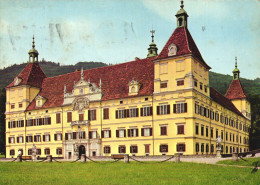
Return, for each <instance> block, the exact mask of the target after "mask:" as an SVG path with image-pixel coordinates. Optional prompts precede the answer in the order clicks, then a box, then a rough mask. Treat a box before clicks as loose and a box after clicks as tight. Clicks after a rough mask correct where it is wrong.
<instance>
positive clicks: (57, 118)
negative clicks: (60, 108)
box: [56, 113, 61, 123]
mask: <svg viewBox="0 0 260 185" xmlns="http://www.w3.org/2000/svg"><path fill="white" fill-rule="evenodd" d="M56 123H61V121H60V113H57V114H56Z"/></svg>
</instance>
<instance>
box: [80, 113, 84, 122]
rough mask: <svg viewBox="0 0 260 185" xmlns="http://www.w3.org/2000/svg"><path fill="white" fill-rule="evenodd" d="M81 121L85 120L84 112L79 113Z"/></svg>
mask: <svg viewBox="0 0 260 185" xmlns="http://www.w3.org/2000/svg"><path fill="white" fill-rule="evenodd" d="M79 121H84V113H81V114H79Z"/></svg>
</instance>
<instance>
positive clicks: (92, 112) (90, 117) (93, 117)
mask: <svg viewBox="0 0 260 185" xmlns="http://www.w3.org/2000/svg"><path fill="white" fill-rule="evenodd" d="M96 113H97V111H96V110H88V120H96Z"/></svg>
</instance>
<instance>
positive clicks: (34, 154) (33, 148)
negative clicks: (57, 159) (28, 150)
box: [32, 144, 36, 161]
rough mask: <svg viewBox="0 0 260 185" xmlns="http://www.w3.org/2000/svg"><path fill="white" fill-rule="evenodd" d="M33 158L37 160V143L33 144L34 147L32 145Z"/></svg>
mask: <svg viewBox="0 0 260 185" xmlns="http://www.w3.org/2000/svg"><path fill="white" fill-rule="evenodd" d="M32 160H33V161H36V146H35V144H33V147H32Z"/></svg>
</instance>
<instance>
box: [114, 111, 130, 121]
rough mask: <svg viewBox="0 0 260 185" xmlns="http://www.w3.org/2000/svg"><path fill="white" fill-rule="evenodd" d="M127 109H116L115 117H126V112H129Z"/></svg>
mask: <svg viewBox="0 0 260 185" xmlns="http://www.w3.org/2000/svg"><path fill="white" fill-rule="evenodd" d="M127 110H129V109H127ZM127 110H126V109H121V110H117V111H116V118H118V119H122V118H126V117H127V112H128V114H129V111H127Z"/></svg>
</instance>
